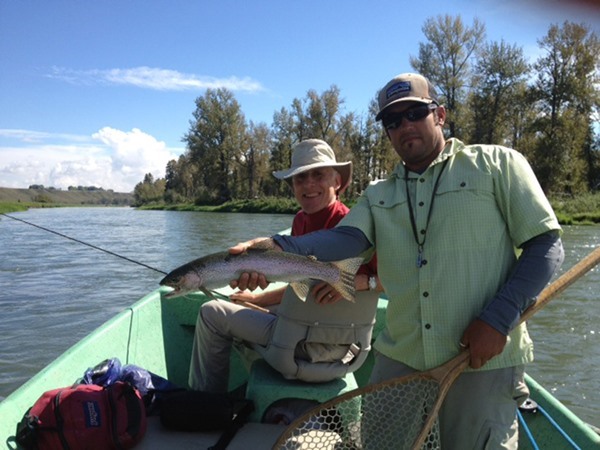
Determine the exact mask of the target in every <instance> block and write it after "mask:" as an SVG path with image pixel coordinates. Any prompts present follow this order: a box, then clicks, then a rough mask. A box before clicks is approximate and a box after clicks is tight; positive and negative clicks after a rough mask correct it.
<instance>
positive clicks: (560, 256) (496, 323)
mask: <svg viewBox="0 0 600 450" xmlns="http://www.w3.org/2000/svg"><path fill="white" fill-rule="evenodd" d="M564 256H565V255H564V250H563V246H562V241H561V239H560V235H559V232H558V231H556V230H553V231H549V232H546V233H544V234H540V235H539V236H536V237H534V238H533V239H530V240H529V241H527V242H526V243H525V244H523V252H522V253H521V256H520V257H519V260H518V261H517V264H516V266H515V268H514V270H513V272H512V273H511V275H510V276H509V278H508V280H507V281H506V283H505V284H504V285H503V286H502V288H501V289H500V290H499V291H498V293H497V294H496V295H495V296H494V298H492V300H491V301H490V302H489V303H488V304H487V306H486V307H485V308H484V310H483V311H482V312H481V314H480V315H479V316H478V318H479V319H481V320H483V321H484V322H486V323H487V324H488V325H490V326H492V327H494V328H495V329H496V330H498V331H499V332H501V333H502V334H504V335H508V333H509V332H510V331H511V330H512V329H513V328H514V327H515V326H516V325H517V324H518V322H519V319H520V317H521V314H522V313H523V311H525V310H526V309H527V308H528V307H529V306H530V305H532V304H533V303H535V301H536V298H537V296H538V295H539V293H540V292H541V291H542V289H543V288H544V287H545V286H546V284H547V283H548V282H549V281H550V279H551V278H552V276H553V275H554V273H555V272H556V270H557V269H558V268H559V267H560V265H561V264H562V262H563V260H564Z"/></svg>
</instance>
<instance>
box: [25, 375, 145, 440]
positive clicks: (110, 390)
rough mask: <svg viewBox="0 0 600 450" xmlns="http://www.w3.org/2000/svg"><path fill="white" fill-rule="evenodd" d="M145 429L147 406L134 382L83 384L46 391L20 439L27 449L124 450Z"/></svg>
mask: <svg viewBox="0 0 600 450" xmlns="http://www.w3.org/2000/svg"><path fill="white" fill-rule="evenodd" d="M146 425H147V424H146V411H145V408H144V403H143V401H142V398H141V397H140V394H139V392H138V391H137V390H136V389H135V388H134V387H132V386H131V385H130V384H128V383H123V382H120V381H117V382H116V383H114V384H113V385H110V386H107V387H102V386H97V385H95V384H79V385H75V386H72V387H66V388H61V389H54V390H51V391H47V392H45V393H44V394H43V395H42V396H41V397H40V398H39V399H38V400H37V401H36V402H35V403H34V405H33V406H32V407H31V408H30V409H29V411H27V413H26V414H25V416H24V417H23V419H22V420H21V422H20V423H19V425H18V427H17V436H16V439H17V442H18V443H19V445H21V446H22V447H23V448H25V449H27V450H30V449H31V450H63V449H65V450H66V449H68V450H108V449H119V450H120V449H129V448H132V447H133V446H135V445H136V444H137V443H138V442H140V441H141V440H142V438H143V437H144V434H145V433H146Z"/></svg>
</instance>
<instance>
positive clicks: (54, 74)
mask: <svg viewBox="0 0 600 450" xmlns="http://www.w3.org/2000/svg"><path fill="white" fill-rule="evenodd" d="M47 76H48V77H49V78H55V79H58V80H63V81H66V82H68V83H72V84H83V85H95V84H115V85H128V86H135V87H139V88H144V89H154V90H159V91H184V90H203V89H208V88H211V89H217V88H227V89H229V90H230V91H244V92H258V91H263V90H264V88H263V86H262V85H261V84H260V83H259V82H258V81H255V80H253V79H251V78H249V77H244V78H238V77H229V78H216V77H210V76H199V75H194V74H186V73H181V72H178V71H176V70H169V69H159V68H155V67H145V66H142V67H133V68H130V69H108V70H98V69H92V70H73V69H68V68H64V67H53V68H52V71H51V72H50V73H49V74H48V75H47Z"/></svg>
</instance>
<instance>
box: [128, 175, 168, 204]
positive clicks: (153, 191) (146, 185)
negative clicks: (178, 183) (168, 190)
mask: <svg viewBox="0 0 600 450" xmlns="http://www.w3.org/2000/svg"><path fill="white" fill-rule="evenodd" d="M165 184H166V182H165V179H164V178H159V179H157V180H154V176H153V175H152V174H151V173H147V174H146V175H145V176H144V181H142V182H140V183H138V184H136V185H135V188H134V189H133V198H134V201H135V206H140V205H144V204H147V203H158V202H160V201H162V200H163V195H164V193H165Z"/></svg>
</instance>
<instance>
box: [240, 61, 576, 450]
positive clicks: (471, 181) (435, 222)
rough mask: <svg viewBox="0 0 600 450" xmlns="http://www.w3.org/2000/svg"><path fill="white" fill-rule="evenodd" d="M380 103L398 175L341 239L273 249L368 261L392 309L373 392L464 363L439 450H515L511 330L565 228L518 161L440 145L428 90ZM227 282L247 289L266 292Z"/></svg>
mask: <svg viewBox="0 0 600 450" xmlns="http://www.w3.org/2000/svg"><path fill="white" fill-rule="evenodd" d="M378 103H379V111H378V113H377V115H376V118H377V120H380V121H381V123H382V125H383V128H384V130H385V132H386V134H387V136H388V138H389V140H390V142H391V144H392V146H393V147H394V149H395V151H396V153H397V154H398V155H399V156H400V158H401V160H402V161H401V163H400V164H398V166H397V167H396V168H395V170H394V172H393V173H392V174H391V175H390V176H389V177H388V178H387V179H386V180H382V181H378V182H375V183H373V184H371V185H370V186H369V187H368V188H367V189H366V190H365V192H364V194H363V195H362V196H361V198H360V199H359V201H358V202H357V204H356V205H355V206H354V207H353V208H352V209H351V210H350V212H349V213H348V214H347V215H346V216H345V217H344V219H343V220H342V221H341V222H340V224H339V225H338V227H336V228H335V229H333V230H326V231H320V232H317V233H313V234H309V235H305V236H300V237H286V236H279V235H276V236H273V238H272V239H273V240H274V244H275V247H279V248H282V249H283V250H285V251H288V252H296V253H304V254H314V255H315V256H316V257H317V258H318V259H320V260H338V259H342V258H347V257H350V256H354V255H356V254H359V253H360V252H362V251H364V250H365V249H368V248H374V249H375V250H376V252H377V257H378V265H379V276H380V280H381V284H382V286H383V288H384V290H385V292H386V294H387V296H388V299H389V304H388V308H387V315H386V324H385V329H384V330H383V331H382V332H381V333H380V334H379V336H378V337H377V340H376V342H375V345H374V348H375V350H376V357H375V366H374V368H373V372H372V374H371V378H370V382H372V383H376V382H380V381H384V380H387V379H390V378H394V377H397V376H402V375H407V374H409V373H413V372H415V371H425V370H428V369H432V368H434V367H437V366H439V365H441V364H443V363H444V362H446V361H448V360H450V359H451V358H453V357H454V356H456V355H457V354H458V353H459V352H461V351H465V349H468V350H469V353H470V369H469V370H467V371H466V372H464V373H463V374H462V375H461V376H459V377H458V379H457V380H456V382H455V383H454V384H453V386H452V388H451V389H450V391H449V393H448V396H447V397H446V400H445V402H444V404H443V406H442V408H441V410H440V413H439V426H440V435H441V445H442V448H444V449H446V450H447V449H455V450H464V449H470V450H471V449H484V448H485V449H516V448H517V446H518V422H517V418H516V416H517V414H516V413H517V405H518V404H519V402H520V401H523V400H524V399H525V397H526V396H527V388H526V386H525V383H524V365H525V364H526V363H528V362H531V361H532V360H533V344H532V341H531V339H530V337H529V334H528V332H527V327H526V325H525V324H521V325H518V323H519V319H520V316H521V313H522V312H523V311H524V310H525V309H526V308H527V307H528V306H530V305H531V304H532V303H534V302H535V300H536V296H537V295H538V294H539V293H540V291H541V290H542V289H543V288H544V286H545V285H546V284H547V283H548V281H549V280H550V279H551V277H552V275H553V274H554V273H555V271H556V270H557V268H558V267H560V264H561V263H562V261H563V257H564V255H563V248H562V243H561V240H560V226H559V224H558V221H557V219H556V216H555V214H554V212H553V210H552V208H551V206H550V203H549V202H548V200H547V199H546V196H545V195H544V193H543V191H542V189H541V187H540V185H539V183H538V181H537V179H536V177H535V174H534V173H533V171H532V169H531V167H530V166H529V164H528V163H527V161H526V159H525V158H524V157H523V156H522V155H521V154H520V153H518V152H517V151H515V150H512V149H509V148H506V147H503V146H500V145H466V144H464V143H463V142H461V141H460V140H458V139H456V138H450V139H446V137H445V135H444V130H443V127H444V123H445V120H446V110H445V108H444V106H443V105H442V102H441V101H440V98H439V97H438V95H437V93H436V90H435V88H434V87H433V86H432V84H431V83H430V82H429V81H428V80H427V79H426V78H425V77H424V76H422V75H419V74H415V73H403V74H400V75H397V76H395V77H394V78H393V79H391V80H390V81H389V82H388V83H387V84H386V85H385V86H384V87H383V89H381V91H380V92H379V95H378ZM259 239H260V238H258V239H255V240H252V241H248V242H245V243H240V244H238V245H237V246H235V247H232V248H231V249H230V252H231V253H236V252H239V251H241V250H243V249H244V248H247V247H248V246H251V245H252V244H254V243H255V242H257V241H258V240H259ZM262 239H264V238H262ZM264 244H265V243H263V244H262V245H264ZM515 249H520V250H521V254H520V256H519V257H517V253H516V252H515ZM236 282H237V284H238V287H239V288H246V287H247V288H250V289H251V288H253V287H255V286H256V285H257V284H258V285H264V278H261V276H260V275H259V274H244V275H243V276H241V277H240V278H239V279H238V280H236ZM390 427H393V425H392V424H390ZM390 430H391V428H390ZM390 433H391V432H390ZM385 437H386V436H383V435H379V436H376V439H380V440H381V439H385ZM398 439H401V438H400V437H398Z"/></svg>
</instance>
